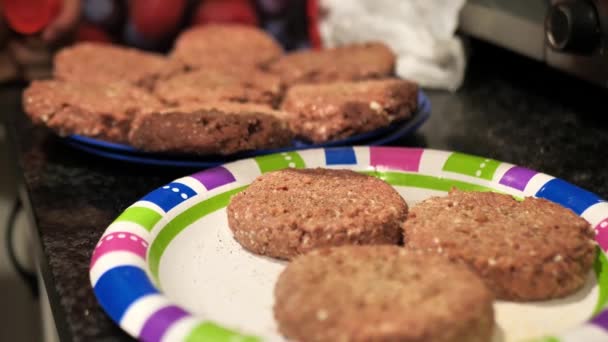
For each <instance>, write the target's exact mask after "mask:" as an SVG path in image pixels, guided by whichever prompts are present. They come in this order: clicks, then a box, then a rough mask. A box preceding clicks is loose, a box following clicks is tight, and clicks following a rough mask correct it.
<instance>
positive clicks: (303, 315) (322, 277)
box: [274, 246, 494, 342]
mask: <svg viewBox="0 0 608 342" xmlns="http://www.w3.org/2000/svg"><path fill="white" fill-rule="evenodd" d="M274 293H275V304H274V316H275V318H276V320H277V321H278V324H279V330H280V331H281V333H283V334H284V335H285V336H286V337H288V338H290V339H293V340H296V341H310V342H325V341H327V342H330V341H331V342H334V341H400V342H403V341H405V342H427V341H433V342H488V341H490V340H491V336H492V332H493V327H494V317H493V309H492V299H493V298H492V294H491V292H490V291H489V290H488V289H487V288H486V286H485V285H484V283H483V282H482V281H481V280H480V279H479V278H478V277H477V276H476V275H475V274H474V273H473V272H471V271H469V269H468V268H467V267H464V266H463V265H459V264H455V263H451V262H450V261H449V260H447V259H445V258H442V257H440V256H437V255H434V254H426V253H420V252H412V251H407V250H405V249H403V248H400V247H397V246H344V247H332V248H323V249H319V250H315V251H312V252H310V253H309V254H305V255H302V256H299V257H297V258H296V259H294V260H293V261H292V262H291V263H289V264H288V265H287V267H286V268H285V270H284V271H283V273H281V275H280V276H279V280H278V281H277V283H276V286H275V291H274Z"/></svg>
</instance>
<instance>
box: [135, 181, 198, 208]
mask: <svg viewBox="0 0 608 342" xmlns="http://www.w3.org/2000/svg"><path fill="white" fill-rule="evenodd" d="M194 195H196V191H194V190H193V189H192V188H191V187H189V186H187V185H185V184H181V183H169V184H167V185H165V186H163V187H160V188H158V189H156V190H154V191H152V192H151V193H149V194H147V195H146V197H144V198H142V199H141V200H142V201H148V202H152V203H154V204H156V205H158V206H159V207H161V208H162V209H163V210H164V211H165V212H168V211H169V210H171V209H173V208H175V206H177V205H178V204H180V203H182V202H183V201H185V200H187V199H188V198H190V197H192V196H194Z"/></svg>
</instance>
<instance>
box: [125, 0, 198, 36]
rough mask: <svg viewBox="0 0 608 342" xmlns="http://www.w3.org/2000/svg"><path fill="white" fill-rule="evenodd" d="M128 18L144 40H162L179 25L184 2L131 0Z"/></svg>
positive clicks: (175, 0)
mask: <svg viewBox="0 0 608 342" xmlns="http://www.w3.org/2000/svg"><path fill="white" fill-rule="evenodd" d="M130 6H131V7H130V11H129V16H130V17H131V20H132V21H133V25H135V29H136V30H137V32H139V33H140V34H141V35H142V36H143V37H144V38H145V39H150V40H154V39H163V38H166V37H167V35H169V34H171V33H173V32H174V31H175V30H176V29H177V26H178V25H179V23H180V21H181V19H182V15H183V14H184V9H185V8H186V0H131V3H130Z"/></svg>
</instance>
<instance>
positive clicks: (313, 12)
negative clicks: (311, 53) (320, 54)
mask: <svg viewBox="0 0 608 342" xmlns="http://www.w3.org/2000/svg"><path fill="white" fill-rule="evenodd" d="M319 11H320V10H319V1H318V0H308V3H307V4H306V12H307V13H306V14H307V15H308V38H309V40H310V45H312V47H313V48H315V49H320V48H321V44H322V42H321V33H320V32H319V15H320V13H319Z"/></svg>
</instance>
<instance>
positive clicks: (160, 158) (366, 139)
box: [65, 90, 431, 168]
mask: <svg viewBox="0 0 608 342" xmlns="http://www.w3.org/2000/svg"><path fill="white" fill-rule="evenodd" d="M430 115H431V103H430V101H429V99H428V98H427V97H426V95H425V94H424V93H423V92H422V90H421V91H419V93H418V110H417V111H416V112H415V113H414V115H413V116H412V118H411V119H409V120H407V121H401V122H396V123H394V124H392V125H391V126H389V127H385V128H381V129H378V130H375V131H372V132H367V133H363V134H358V135H354V136H351V137H349V138H347V139H341V140H335V141H331V142H327V143H322V144H312V143H309V142H306V141H302V140H294V141H293V144H292V146H288V147H284V148H280V149H272V150H255V151H248V152H241V153H237V154H234V155H230V156H196V155H178V154H167V153H151V152H145V151H140V150H137V149H135V148H133V147H131V146H129V145H123V144H117V143H112V142H107V141H103V140H98V139H94V138H89V137H84V136H80V135H72V136H69V137H67V138H65V142H66V143H67V144H68V145H70V146H73V147H75V148H77V149H80V150H82V151H85V152H88V153H91V154H94V155H98V156H101V157H105V158H111V159H116V160H122V161H128V162H133V163H138V164H148V165H162V166H177V167H194V168H206V167H213V166H217V165H220V164H223V163H225V162H228V161H232V160H237V159H241V158H249V157H255V156H260V155H265V154H271V153H277V152H287V151H294V150H305V149H310V148H318V147H332V146H348V145H354V144H366V145H384V144H388V143H390V142H393V141H395V140H397V139H399V138H402V137H404V136H406V135H408V134H411V133H413V132H414V131H415V130H416V129H418V127H420V126H421V125H422V124H423V123H424V122H425V121H426V120H427V119H428V118H429V116H430Z"/></svg>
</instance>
